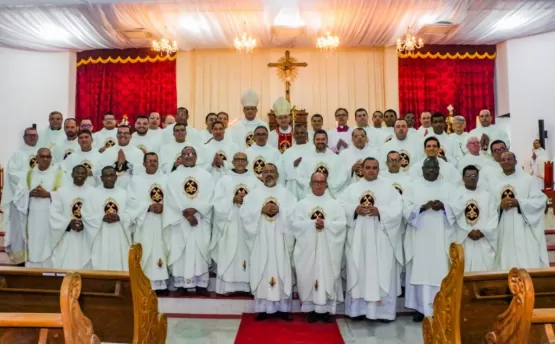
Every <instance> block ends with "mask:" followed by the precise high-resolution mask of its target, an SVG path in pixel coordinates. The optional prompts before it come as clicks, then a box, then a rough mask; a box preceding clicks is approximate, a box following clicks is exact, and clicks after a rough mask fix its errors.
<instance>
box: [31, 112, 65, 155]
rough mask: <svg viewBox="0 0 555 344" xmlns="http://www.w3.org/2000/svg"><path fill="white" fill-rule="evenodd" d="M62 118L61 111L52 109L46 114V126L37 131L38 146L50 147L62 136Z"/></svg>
mask: <svg viewBox="0 0 555 344" xmlns="http://www.w3.org/2000/svg"><path fill="white" fill-rule="evenodd" d="M63 119H64V118H63V116H62V113H61V112H58V111H52V112H51V113H50V115H49V116H48V123H49V126H48V128H46V129H44V130H42V131H41V132H40V133H39V143H38V145H37V146H38V147H40V148H43V147H44V148H49V149H52V148H53V147H54V145H56V143H58V141H60V140H61V139H62V138H63V137H64V131H63V130H62V121H63Z"/></svg>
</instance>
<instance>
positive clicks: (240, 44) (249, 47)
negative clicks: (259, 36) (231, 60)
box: [233, 22, 256, 54]
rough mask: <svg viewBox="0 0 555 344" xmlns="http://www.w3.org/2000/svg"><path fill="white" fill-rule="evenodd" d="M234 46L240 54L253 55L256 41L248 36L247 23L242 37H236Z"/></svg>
mask: <svg viewBox="0 0 555 344" xmlns="http://www.w3.org/2000/svg"><path fill="white" fill-rule="evenodd" d="M233 46H234V47H235V49H237V51H238V52H240V53H243V52H244V53H247V54H248V53H252V51H253V50H254V48H256V39H254V38H252V37H251V36H249V35H248V34H247V23H246V22H245V30H244V31H243V34H242V35H241V36H240V37H235V41H234V42H233Z"/></svg>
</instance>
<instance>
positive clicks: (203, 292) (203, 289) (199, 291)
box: [195, 287, 210, 296]
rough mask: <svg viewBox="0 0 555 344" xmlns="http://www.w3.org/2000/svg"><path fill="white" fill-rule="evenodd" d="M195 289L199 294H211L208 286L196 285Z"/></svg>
mask: <svg viewBox="0 0 555 344" xmlns="http://www.w3.org/2000/svg"><path fill="white" fill-rule="evenodd" d="M195 291H196V293H197V295H198V296H210V293H209V292H208V288H202V287H196V288H195Z"/></svg>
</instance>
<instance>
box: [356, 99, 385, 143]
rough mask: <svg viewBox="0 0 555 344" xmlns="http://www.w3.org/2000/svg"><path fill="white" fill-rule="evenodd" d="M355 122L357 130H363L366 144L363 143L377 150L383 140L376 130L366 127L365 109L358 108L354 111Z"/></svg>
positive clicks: (366, 113)
mask: <svg viewBox="0 0 555 344" xmlns="http://www.w3.org/2000/svg"><path fill="white" fill-rule="evenodd" d="M355 121H356V122H357V128H360V129H364V131H365V132H366V141H367V142H365V143H367V145H368V146H369V147H373V148H376V149H379V148H380V147H381V146H382V144H383V138H382V137H381V135H380V134H379V132H378V130H376V129H375V128H373V127H371V126H370V125H368V112H366V109H363V108H360V109H357V110H356V111H355ZM355 130H356V129H355Z"/></svg>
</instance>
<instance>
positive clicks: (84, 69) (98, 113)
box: [75, 49, 177, 131]
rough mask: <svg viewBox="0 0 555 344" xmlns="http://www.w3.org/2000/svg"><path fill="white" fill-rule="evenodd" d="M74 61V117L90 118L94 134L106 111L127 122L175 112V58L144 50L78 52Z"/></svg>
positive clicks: (99, 126) (99, 127)
mask: <svg viewBox="0 0 555 344" xmlns="http://www.w3.org/2000/svg"><path fill="white" fill-rule="evenodd" d="M118 58H119V59H118ZM77 61H79V62H78V67H77V86H76V102H75V117H76V118H77V119H82V118H90V119H91V120H92V122H93V125H94V128H95V131H96V130H100V129H102V115H103V114H104V113H105V112H107V111H112V112H113V113H114V114H115V116H116V118H117V119H118V121H119V120H121V119H122V117H123V116H124V115H127V117H128V119H129V122H130V123H133V122H134V119H135V117H136V116H137V115H141V114H148V113H149V112H150V111H157V112H160V114H161V115H162V116H164V115H166V114H173V113H175V109H176V108H177V87H176V71H175V57H173V58H167V57H166V58H160V57H159V56H156V55H154V56H153V55H152V54H151V53H149V52H148V51H145V50H144V49H126V50H100V51H98V50H97V51H89V52H83V53H79V54H78V56H77ZM91 61H94V62H91ZM122 62H125V63H122Z"/></svg>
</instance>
